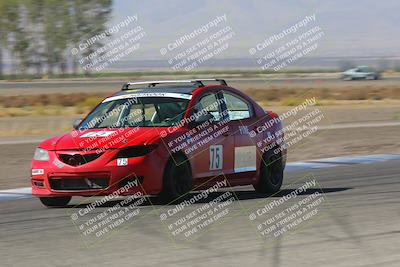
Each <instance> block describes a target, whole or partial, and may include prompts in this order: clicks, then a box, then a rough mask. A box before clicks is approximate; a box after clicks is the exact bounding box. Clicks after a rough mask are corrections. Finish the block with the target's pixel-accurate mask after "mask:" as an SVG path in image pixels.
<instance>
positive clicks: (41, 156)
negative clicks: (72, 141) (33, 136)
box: [33, 148, 49, 161]
mask: <svg viewBox="0 0 400 267" xmlns="http://www.w3.org/2000/svg"><path fill="white" fill-rule="evenodd" d="M33 159H34V160H39V161H49V152H47V150H44V149H42V148H36V150H35V155H34V156H33Z"/></svg>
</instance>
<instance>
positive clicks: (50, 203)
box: [39, 197, 71, 207]
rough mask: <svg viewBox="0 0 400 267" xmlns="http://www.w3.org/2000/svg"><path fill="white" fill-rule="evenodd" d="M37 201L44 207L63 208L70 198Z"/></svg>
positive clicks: (41, 198) (51, 198) (49, 198)
mask: <svg viewBox="0 0 400 267" xmlns="http://www.w3.org/2000/svg"><path fill="white" fill-rule="evenodd" d="M39 199H40V202H42V204H43V205H45V206H46V207H64V206H66V205H68V203H69V202H70V200H71V197H40V198H39Z"/></svg>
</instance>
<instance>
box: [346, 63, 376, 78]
mask: <svg viewBox="0 0 400 267" xmlns="http://www.w3.org/2000/svg"><path fill="white" fill-rule="evenodd" d="M379 78H381V75H380V73H379V72H377V71H376V70H374V69H372V68H370V67H367V66H359V67H357V68H354V69H349V70H346V71H345V72H343V73H342V80H344V81H351V80H358V79H364V80H378V79H379Z"/></svg>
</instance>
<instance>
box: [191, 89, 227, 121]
mask: <svg viewBox="0 0 400 267" xmlns="http://www.w3.org/2000/svg"><path fill="white" fill-rule="evenodd" d="M201 110H205V111H207V112H208V113H210V114H211V115H213V117H214V121H221V119H222V118H221V113H220V111H219V103H218V100H217V96H216V95H215V94H207V95H205V96H202V97H201V98H200V100H199V102H198V103H197V104H196V105H195V112H199V111H201Z"/></svg>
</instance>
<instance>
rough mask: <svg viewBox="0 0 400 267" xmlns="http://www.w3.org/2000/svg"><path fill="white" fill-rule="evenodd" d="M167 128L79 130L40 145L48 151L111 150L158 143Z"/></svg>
mask: <svg viewBox="0 0 400 267" xmlns="http://www.w3.org/2000/svg"><path fill="white" fill-rule="evenodd" d="M165 130H166V129H165V128H155V127H152V128H150V127H149V128H145V127H143V128H116V129H90V130H79V131H78V130H77V131H72V132H70V133H67V134H64V135H60V136H56V137H53V138H50V139H48V140H46V141H44V142H43V143H41V144H40V145H39V147H41V148H44V149H47V150H72V149H90V150H92V149H110V148H121V147H127V146H133V145H147V144H153V143H156V142H157V141H158V140H159V139H160V133H161V132H163V131H165Z"/></svg>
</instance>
